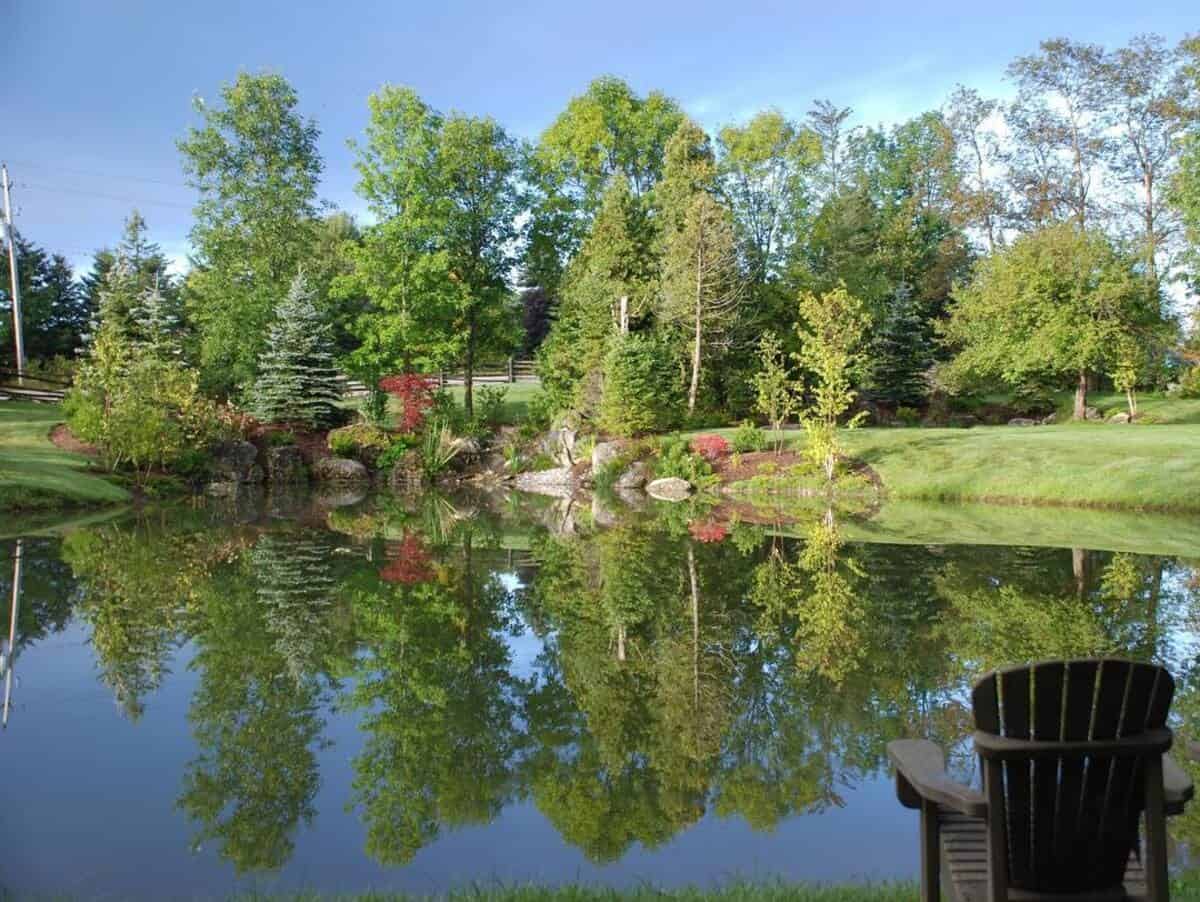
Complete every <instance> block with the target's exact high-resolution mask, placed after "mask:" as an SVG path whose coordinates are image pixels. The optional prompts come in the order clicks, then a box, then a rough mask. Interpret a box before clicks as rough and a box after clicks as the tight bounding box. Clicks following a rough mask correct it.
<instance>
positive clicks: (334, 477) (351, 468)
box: [312, 457, 370, 482]
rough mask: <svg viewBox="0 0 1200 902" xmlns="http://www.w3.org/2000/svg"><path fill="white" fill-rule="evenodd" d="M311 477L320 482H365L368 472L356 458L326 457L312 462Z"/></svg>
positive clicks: (368, 477)
mask: <svg viewBox="0 0 1200 902" xmlns="http://www.w3.org/2000/svg"><path fill="white" fill-rule="evenodd" d="M312 473H313V478H314V479H317V480H320V481H321V482H367V481H368V480H369V479H370V474H369V473H367V468H366V467H364V466H363V465H362V464H360V463H359V462H358V461H357V460H348V459H346V458H344V457H326V458H325V459H323V460H318V461H317V462H316V463H315V464H313V470H312Z"/></svg>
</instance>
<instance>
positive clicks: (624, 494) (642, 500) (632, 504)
mask: <svg viewBox="0 0 1200 902" xmlns="http://www.w3.org/2000/svg"><path fill="white" fill-rule="evenodd" d="M615 494H616V496H617V497H618V498H620V499H621V503H622V504H624V505H625V506H626V507H628V508H629V509H630V510H634V511H643V510H645V509H646V495H645V493H644V492H641V491H639V490H637V489H624V488H620V487H618V488H617V489H616V490H615Z"/></svg>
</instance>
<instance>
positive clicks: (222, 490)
mask: <svg viewBox="0 0 1200 902" xmlns="http://www.w3.org/2000/svg"><path fill="white" fill-rule="evenodd" d="M237 493H238V483H236V482H210V483H209V484H208V485H206V486H205V487H204V494H206V495H208V496H209V497H210V498H235V497H237Z"/></svg>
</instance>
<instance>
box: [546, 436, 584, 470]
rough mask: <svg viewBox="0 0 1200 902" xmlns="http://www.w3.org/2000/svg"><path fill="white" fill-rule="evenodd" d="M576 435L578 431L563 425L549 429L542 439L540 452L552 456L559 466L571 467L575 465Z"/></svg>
mask: <svg viewBox="0 0 1200 902" xmlns="http://www.w3.org/2000/svg"><path fill="white" fill-rule="evenodd" d="M578 437H579V433H577V432H576V431H575V430H574V429H569V428H567V427H565V426H564V427H563V428H562V429H551V430H550V431H549V432H547V433H546V436H545V438H543V439H542V452H543V453H545V454H549V455H550V456H551V457H553V458H554V462H555V463H557V464H558V465H559V466H560V467H572V466H574V465H575V441H576V439H578Z"/></svg>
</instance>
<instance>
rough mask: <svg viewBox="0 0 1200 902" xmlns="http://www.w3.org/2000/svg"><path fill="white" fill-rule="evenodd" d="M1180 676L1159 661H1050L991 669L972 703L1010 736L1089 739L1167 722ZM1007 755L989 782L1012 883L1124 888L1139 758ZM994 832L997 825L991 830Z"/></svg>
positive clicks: (978, 721) (979, 723)
mask: <svg viewBox="0 0 1200 902" xmlns="http://www.w3.org/2000/svg"><path fill="white" fill-rule="evenodd" d="M1173 694H1174V681H1173V680H1172V679H1171V675H1170V674H1169V673H1167V672H1166V671H1165V670H1163V669H1162V668H1160V667H1156V666H1153V665H1150V664H1135V663H1132V662H1129V661H1121V660H1116V659H1104V660H1100V661H1095V660H1080V661H1052V662H1046V663H1042V664H1034V665H1030V666H1027V667H1018V668H1011V669H1008V670H1003V671H999V672H997V673H994V674H988V675H987V676H986V677H984V678H983V679H982V680H981V681H980V682H979V683H978V684H977V685H976V687H975V690H974V692H973V693H972V702H973V706H974V711H975V725H976V728H977V729H978V730H980V731H981V732H984V733H990V734H992V735H998V736H1004V737H1006V738H1009V739H1017V740H1034V741H1035V742H1036V741H1039V740H1040V741H1060V740H1065V741H1070V742H1087V741H1089V740H1090V741H1099V740H1114V739H1115V740H1119V739H1123V738H1127V737H1135V736H1139V735H1140V734H1142V733H1144V732H1146V731H1147V730H1149V729H1160V728H1162V727H1163V726H1165V724H1166V718H1167V713H1168V711H1169V709H1170V704H1171V697H1172V695H1173ZM1042 755H1043V757H1037V758H1035V757H1034V756H1033V755H1032V754H1031V755H1030V757H1029V758H1027V759H1022V758H1019V757H1016V758H1013V757H1006V758H1005V760H1004V762H1003V769H1004V780H1003V784H1002V785H999V786H989V787H986V791H987V794H988V804H989V805H992V804H996V805H1000V806H1002V807H1003V809H1004V818H1003V819H1002V820H1001V821H999V822H1000V823H1003V825H1004V831H1005V834H1006V835H1005V836H996V837H993V841H999V842H1001V843H1002V844H1003V845H1001V846H1000V848H1003V849H1006V850H1007V852H1008V856H1007V858H1008V875H1007V877H1008V881H1009V885H1010V886H1012V887H1013V888H1014V889H1021V890H1027V891H1032V892H1051V893H1055V892H1058V893H1070V892H1090V891H1099V890H1105V889H1110V888H1113V887H1116V886H1119V885H1120V882H1121V879H1122V876H1123V874H1124V871H1125V863H1126V861H1127V860H1128V858H1129V853H1130V850H1131V849H1133V848H1134V845H1135V843H1136V842H1137V835H1138V829H1137V827H1138V819H1139V817H1140V816H1141V812H1142V808H1143V806H1144V804H1145V799H1144V789H1143V786H1142V773H1143V759H1142V757H1138V756H1137V755H1132V756H1130V755H1126V756H1117V755H1111V754H1110V755H1097V754H1086V755H1081V754H1079V753H1078V752H1072V753H1070V754H1063V755H1059V756H1058V757H1044V755H1045V751H1044V750H1043V752H1042ZM993 829H996V828H993Z"/></svg>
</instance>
